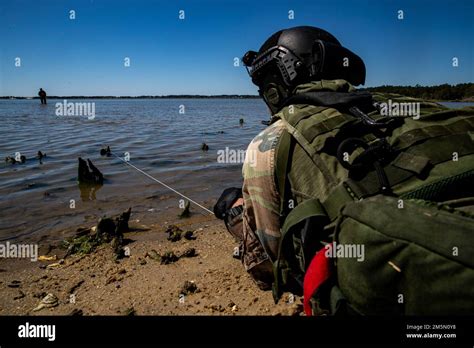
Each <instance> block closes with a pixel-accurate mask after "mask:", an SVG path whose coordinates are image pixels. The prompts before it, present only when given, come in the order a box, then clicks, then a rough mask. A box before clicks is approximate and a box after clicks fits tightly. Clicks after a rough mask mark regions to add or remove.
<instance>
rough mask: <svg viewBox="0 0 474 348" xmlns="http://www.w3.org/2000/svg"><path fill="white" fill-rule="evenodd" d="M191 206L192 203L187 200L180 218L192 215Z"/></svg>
mask: <svg viewBox="0 0 474 348" xmlns="http://www.w3.org/2000/svg"><path fill="white" fill-rule="evenodd" d="M190 206H191V204H190V203H189V201H186V204H185V206H184V209H183V211H182V212H181V214H179V217H180V218H188V217H189V216H190V215H191V213H190V211H189V207H190Z"/></svg>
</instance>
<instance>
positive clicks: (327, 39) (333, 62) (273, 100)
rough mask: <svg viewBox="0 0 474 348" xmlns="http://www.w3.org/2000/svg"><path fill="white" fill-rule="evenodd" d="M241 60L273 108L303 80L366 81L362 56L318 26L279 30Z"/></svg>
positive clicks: (359, 82)
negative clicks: (257, 49)
mask: <svg viewBox="0 0 474 348" xmlns="http://www.w3.org/2000/svg"><path fill="white" fill-rule="evenodd" d="M242 62H243V63H244V65H245V67H246V69H247V72H248V74H249V76H250V77H251V79H252V82H253V83H254V84H255V85H257V86H258V87H259V88H260V91H259V92H260V95H261V96H262V97H263V98H264V99H265V102H266V103H267V105H268V106H269V107H270V109H271V110H272V112H275V111H276V110H278V105H281V104H282V102H283V101H284V99H285V98H287V97H288V96H289V95H291V93H292V91H293V90H294V88H295V87H296V86H297V85H299V84H301V83H306V82H310V81H320V80H323V79H325V80H332V79H344V80H346V81H348V82H349V83H351V84H353V85H360V84H364V82H365V65H364V62H363V61H362V59H361V58H360V57H359V56H357V55H356V54H354V53H353V52H351V51H350V50H349V49H347V48H345V47H343V46H342V45H341V44H340V43H339V41H338V40H337V39H336V38H335V37H334V36H332V35H331V34H330V33H328V32H326V31H324V30H322V29H319V28H315V27H295V28H290V29H286V30H282V31H279V32H277V33H275V34H273V35H272V36H271V37H270V38H269V39H268V40H267V41H266V42H265V43H264V44H263V45H262V47H261V48H260V50H259V52H255V51H248V52H247V53H245V55H244V57H243V58H242ZM278 87H279V88H278Z"/></svg>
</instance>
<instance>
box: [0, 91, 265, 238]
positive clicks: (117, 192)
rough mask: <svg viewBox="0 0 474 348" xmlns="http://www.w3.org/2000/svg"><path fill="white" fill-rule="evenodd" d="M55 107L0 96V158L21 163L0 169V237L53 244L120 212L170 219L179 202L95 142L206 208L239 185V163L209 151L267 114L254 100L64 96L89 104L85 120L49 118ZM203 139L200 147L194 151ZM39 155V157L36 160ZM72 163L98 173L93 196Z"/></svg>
mask: <svg viewBox="0 0 474 348" xmlns="http://www.w3.org/2000/svg"><path fill="white" fill-rule="evenodd" d="M57 102H62V100H49V101H48V105H46V106H42V105H40V104H39V101H38V100H0V117H1V121H2V122H1V126H0V129H1V140H0V155H1V156H3V157H2V158H4V157H6V156H14V155H15V153H16V152H20V153H21V154H22V155H25V156H26V157H27V161H26V163H24V164H14V165H11V164H6V163H5V162H3V161H2V162H1V163H0V240H5V239H10V238H19V239H21V240H25V239H36V238H45V237H47V238H52V239H61V238H63V237H64V236H65V235H68V234H71V232H74V230H75V228H76V227H79V226H92V225H94V224H95V222H96V221H97V219H98V218H99V217H100V216H102V215H103V214H108V215H110V214H112V213H119V212H121V211H123V210H125V209H127V208H128V207H132V212H133V215H132V218H133V219H134V220H135V219H137V220H140V222H142V223H145V224H152V223H160V222H161V223H163V222H164V221H165V220H166V221H170V217H171V220H173V218H176V216H177V214H178V213H179V211H180V208H179V199H180V197H179V196H177V195H176V194H174V193H173V192H171V191H169V190H167V189H166V188H164V187H162V186H160V185H159V184H157V183H155V182H153V181H152V180H150V179H149V178H147V177H145V176H144V175H142V174H140V173H139V172H137V171H135V170H133V169H132V168H130V167H129V166H127V165H126V164H124V163H123V162H122V161H120V160H119V159H117V158H114V157H102V156H100V149H101V148H102V147H103V145H110V147H111V149H112V151H113V152H114V153H116V154H118V155H122V154H123V153H124V152H128V153H129V154H130V163H132V164H133V165H135V166H137V167H138V168H140V169H142V170H144V171H146V172H147V173H149V174H150V175H152V176H154V177H156V178H157V179H159V180H161V181H163V182H164V183H166V184H167V185H169V186H171V187H173V188H174V189H176V190H178V191H180V192H181V193H183V194H185V195H187V196H189V197H190V198H191V199H193V200H195V201H197V202H198V203H200V204H202V205H204V206H205V207H207V208H210V209H211V210H212V206H213V204H214V203H215V201H216V199H217V197H218V196H219V195H220V193H221V192H222V190H223V189H225V188H227V187H229V186H240V185H241V183H242V179H241V166H242V164H241V163H218V161H217V158H218V152H217V151H218V150H225V148H226V147H228V148H229V149H231V150H236V151H237V150H245V149H246V147H247V145H248V143H249V142H250V141H251V140H252V138H253V137H254V136H255V135H256V134H257V133H258V132H260V131H261V130H262V129H263V128H264V126H263V125H262V124H261V120H264V119H267V120H268V118H269V116H268V112H267V109H266V106H265V104H264V103H263V101H261V100H257V99H141V100H140V99H123V100H114V99H109V100H104V99H96V100H94V99H87V100H73V99H72V100H69V102H94V103H95V118H94V119H89V118H88V117H86V116H57V115H56V107H55V104H56V103H57ZM181 105H184V110H183V108H182V107H180V106H181ZM180 110H181V111H184V113H180ZM240 118H243V119H244V121H245V123H244V124H243V125H242V126H241V125H240V124H239V119H240ZM203 142H205V143H206V144H208V145H209V151H207V152H203V151H202V150H201V144H202V143H203ZM39 150H40V151H42V152H44V153H46V154H47V157H46V158H45V159H44V160H43V163H42V164H40V163H39V160H37V159H35V156H36V154H37V152H38V151H39ZM78 157H82V158H84V159H86V158H90V159H91V160H92V162H93V163H94V164H95V165H96V167H98V168H99V170H101V171H102V173H103V174H104V177H105V179H106V181H105V184H104V185H103V186H102V187H100V188H98V189H97V190H96V191H95V193H94V192H91V190H82V191H81V190H80V188H79V186H78V184H77V181H76V180H77V167H78V160H77V158H78ZM94 194H95V197H94ZM71 200H74V202H72V201H71ZM71 203H72V204H71ZM71 207H74V208H71ZM191 211H192V212H194V213H195V214H198V213H199V212H203V213H205V211H202V210H200V209H199V208H198V207H193V206H192V208H191Z"/></svg>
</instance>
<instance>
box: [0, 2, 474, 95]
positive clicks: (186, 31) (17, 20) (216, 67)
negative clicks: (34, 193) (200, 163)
mask: <svg viewBox="0 0 474 348" xmlns="http://www.w3.org/2000/svg"><path fill="white" fill-rule="evenodd" d="M0 10H1V12H0V63H1V70H0V95H17V96H29V95H36V93H37V90H38V88H39V87H43V88H44V89H46V91H47V92H48V94H50V95H89V96H90V95H163V94H256V87H255V86H254V85H253V84H252V83H251V82H250V79H249V78H248V76H247V73H246V71H245V68H243V67H242V66H241V67H238V68H236V67H234V66H233V59H234V57H241V56H242V55H243V54H244V53H245V52H246V51H247V50H249V49H254V50H258V48H259V47H260V45H261V44H262V43H263V41H265V39H266V38H267V37H268V36H270V35H271V34H272V33H273V32H275V31H277V30H280V29H282V28H288V27H292V26H298V25H313V26H317V27H320V28H323V29H325V30H327V31H329V32H331V33H332V34H333V35H335V36H336V37H337V38H338V39H339V41H341V43H342V44H343V45H344V46H346V47H348V48H349V49H351V50H352V51H354V52H355V53H357V54H358V55H360V56H361V57H362V58H363V59H364V61H365V63H366V66H367V80H366V86H378V85H382V84H394V85H415V84H421V85H435V84H441V83H450V84H456V83H461V82H473V80H474V79H473V76H474V67H473V64H474V63H473V61H474V54H473V39H472V38H473V37H474V24H473V22H474V1H471V0H464V1H463V0H454V1H448V0H445V1H439V0H426V1H425V0H408V1H404V0H393V1H387V0H380V1H377V0H372V1H370V0H357V1H356V0H345V1H343V0H324V1H321V0H287V1H278V0H273V1H263V0H260V1H258V0H253V1H247V0H242V1H241V0H221V1H198V0H172V1H169V0H168V1H162V0H155V1H151V0H148V1H145V0H133V1H132V0H130V1H122V0H51V1H49V0H42V1H38V0H35V1H26V0H25V1H23V0H17V1H13V0H1V1H0ZM70 10H75V12H76V19H75V20H70V19H69V11H70ZM180 10H184V11H185V19H184V20H179V18H178V14H179V11H180ZM290 10H293V11H294V15H295V18H294V19H293V20H290V19H288V11H290ZM398 10H403V11H404V19H403V20H398V19H397V11H398ZM16 57H20V58H21V67H15V58H16ZM125 57H129V58H130V62H131V66H130V67H128V68H126V67H124V58H125ZM453 57H457V58H458V59H459V66H458V67H457V68H454V67H452V58H453Z"/></svg>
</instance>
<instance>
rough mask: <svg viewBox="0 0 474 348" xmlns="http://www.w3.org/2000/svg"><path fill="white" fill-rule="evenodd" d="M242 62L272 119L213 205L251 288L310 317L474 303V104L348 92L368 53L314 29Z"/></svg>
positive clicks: (441, 310) (296, 32) (290, 32)
mask: <svg viewBox="0 0 474 348" xmlns="http://www.w3.org/2000/svg"><path fill="white" fill-rule="evenodd" d="M243 62H244V64H245V65H246V66H247V69H248V72H249V75H250V77H251V78H252V81H253V83H254V84H255V85H257V86H258V88H259V94H260V96H261V97H262V98H263V100H264V101H265V103H266V104H267V106H268V108H269V110H270V112H271V115H272V116H271V122H270V125H269V126H268V127H267V128H266V129H264V130H263V131H262V132H261V133H260V134H258V135H257V136H256V137H255V138H254V139H253V141H252V142H251V143H250V145H249V146H248V149H247V156H248V154H249V153H250V152H252V153H253V156H252V158H254V160H255V161H254V163H253V165H252V166H251V165H249V164H248V163H244V166H243V170H242V171H243V177H244V183H243V187H242V189H240V188H230V189H227V190H225V191H224V192H223V194H222V195H221V197H220V198H219V200H218V202H217V204H216V206H215V208H214V212H215V214H216V216H217V217H218V218H221V219H224V221H225V224H226V227H227V229H228V230H229V232H230V233H231V234H232V235H233V236H234V237H235V238H236V239H237V240H238V241H239V242H240V246H241V248H240V249H241V259H242V262H243V265H244V267H245V269H246V270H247V271H248V272H249V273H250V275H251V276H252V277H253V279H254V280H255V281H256V283H257V284H258V286H259V287H260V288H261V289H264V290H269V289H271V290H272V291H273V295H274V297H275V300H276V301H277V300H278V299H279V297H280V296H281V294H282V293H283V292H285V291H289V292H292V293H294V294H298V295H304V308H305V312H306V314H308V315H311V314H315V315H321V314H340V313H342V314H348V313H349V314H462V313H465V314H469V313H472V311H473V310H474V302H473V301H472V294H470V291H471V290H470V289H471V288H472V286H470V285H469V284H473V282H474V270H473V267H474V259H473V258H472V256H469V255H472V253H473V252H474V234H473V233H472V231H473V230H474V221H473V218H472V216H473V215H472V213H473V209H472V208H473V202H474V199H473V198H472V197H474V192H473V190H474V185H473V182H474V180H473V179H474V144H473V141H472V138H471V137H470V135H469V134H470V132H472V131H473V130H474V118H473V117H472V116H473V115H474V111H473V109H472V108H471V109H469V108H466V109H461V110H455V111H453V110H448V109H446V108H443V107H441V106H440V105H438V104H436V103H426V102H420V101H418V102H417V103H418V104H417V105H413V108H411V107H410V108H409V107H408V106H412V105H411V104H410V105H408V104H409V103H408V102H403V100H402V99H401V98H395V97H394V96H391V98H392V99H388V98H385V97H384V96H383V95H371V94H370V93H367V92H361V91H356V90H355V88H354V87H353V86H357V85H361V84H364V82H365V65H364V62H363V61H362V59H361V58H360V57H358V56H357V55H356V54H354V53H353V52H351V51H350V50H348V49H347V48H345V47H343V46H342V45H341V44H340V42H339V41H338V40H337V39H336V38H335V37H334V36H333V35H331V34H330V33H328V32H326V31H324V30H321V29H318V28H314V27H295V28H291V29H287V30H282V31H279V32H277V33H275V34H273V35H272V36H271V37H270V38H269V39H268V40H267V41H265V43H264V44H263V45H262V47H261V48H260V50H259V51H258V52H254V51H249V52H247V53H246V54H245V56H244V58H243ZM397 103H398V104H397ZM413 104H416V103H415V102H413ZM387 105H390V107H392V106H394V105H395V106H396V105H398V107H399V108H398V109H397V113H393V115H392V114H390V113H387V112H384V110H385V111H386V108H387ZM402 109H403V112H400V110H402ZM416 110H418V111H416ZM420 270H423V271H422V272H421V271H420ZM454 299H456V300H454Z"/></svg>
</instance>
